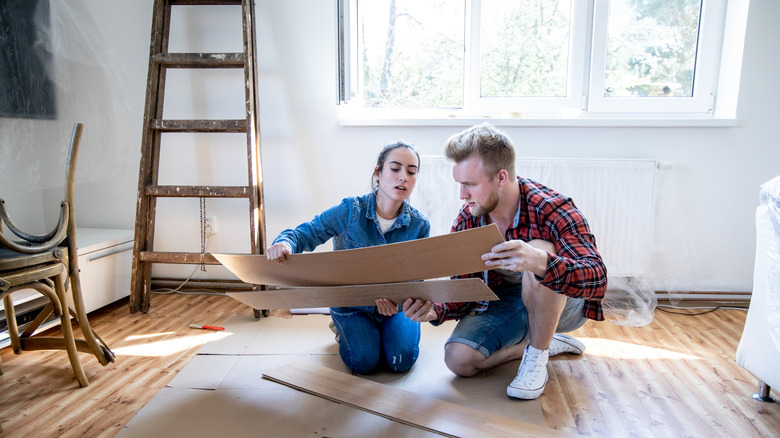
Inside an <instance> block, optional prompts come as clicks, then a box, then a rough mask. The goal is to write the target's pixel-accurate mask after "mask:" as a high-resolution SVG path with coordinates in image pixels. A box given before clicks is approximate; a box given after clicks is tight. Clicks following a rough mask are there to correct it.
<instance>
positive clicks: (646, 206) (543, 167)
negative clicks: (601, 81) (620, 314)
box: [411, 156, 657, 277]
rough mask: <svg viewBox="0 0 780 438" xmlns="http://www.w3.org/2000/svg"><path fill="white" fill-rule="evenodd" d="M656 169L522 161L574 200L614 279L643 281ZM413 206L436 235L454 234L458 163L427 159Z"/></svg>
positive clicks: (636, 163) (521, 171)
mask: <svg viewBox="0 0 780 438" xmlns="http://www.w3.org/2000/svg"><path fill="white" fill-rule="evenodd" d="M656 168H657V163H656V161H654V160H621V159H558V158H545V159H519V160H517V163H516V170H517V174H518V175H519V176H522V177H525V178H530V179H533V180H535V181H537V182H539V183H542V184H544V185H546V186H548V187H550V188H552V189H554V190H556V191H558V192H560V193H562V194H564V195H566V196H569V197H571V198H572V199H573V200H574V203H575V205H577V207H578V208H579V209H580V211H582V213H583V214H584V215H585V218H586V219H587V220H588V223H589V224H590V228H591V231H592V232H593V234H594V235H595V236H596V244H597V246H598V248H599V252H600V253H601V256H602V257H603V259H604V262H605V263H606V265H607V270H608V273H609V276H610V277H639V276H642V275H643V274H644V273H645V272H646V271H647V269H648V268H649V264H650V261H651V258H652V255H653V230H654V224H655V193H656V189H655V188H656V184H657V183H656ZM411 202H412V205H414V206H415V207H416V208H418V209H419V210H420V211H422V212H423V213H424V214H426V215H427V216H428V218H429V219H430V220H431V235H432V236H434V235H440V234H444V233H448V232H449V230H450V227H451V225H452V222H453V220H454V219H455V216H456V215H457V212H458V210H459V208H460V206H461V205H462V202H461V201H460V200H459V195H458V185H457V184H456V183H455V182H454V180H453V179H452V164H451V163H450V162H449V161H448V160H446V159H445V158H444V157H441V156H425V157H422V160H421V166H420V173H419V176H418V181H417V188H416V189H415V191H414V193H413V194H412V199H411Z"/></svg>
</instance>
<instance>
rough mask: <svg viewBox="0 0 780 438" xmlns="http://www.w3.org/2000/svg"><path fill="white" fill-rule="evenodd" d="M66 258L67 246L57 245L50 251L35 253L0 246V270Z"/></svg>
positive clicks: (21, 267) (10, 269)
mask: <svg viewBox="0 0 780 438" xmlns="http://www.w3.org/2000/svg"><path fill="white" fill-rule="evenodd" d="M67 258H68V247H67V246H58V247H56V248H54V249H52V250H51V251H46V252H42V253H36V254H23V253H21V252H16V251H14V250H12V249H10V248H5V247H2V246H0V271H12V270H16V269H23V268H26V267H28V266H32V265H40V264H43V263H52V262H56V261H64V260H67Z"/></svg>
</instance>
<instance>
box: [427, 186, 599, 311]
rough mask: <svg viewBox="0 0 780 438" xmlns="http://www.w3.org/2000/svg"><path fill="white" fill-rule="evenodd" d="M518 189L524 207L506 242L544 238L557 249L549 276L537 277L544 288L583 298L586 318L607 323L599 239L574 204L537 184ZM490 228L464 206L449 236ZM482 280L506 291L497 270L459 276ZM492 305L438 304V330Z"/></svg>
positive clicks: (549, 258)
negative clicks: (603, 302)
mask: <svg viewBox="0 0 780 438" xmlns="http://www.w3.org/2000/svg"><path fill="white" fill-rule="evenodd" d="M517 181H518V184H519V185H520V203H519V205H518V214H517V215H516V216H515V220H514V223H513V225H512V228H511V229H508V230H507V231H506V234H505V236H504V238H505V239H507V240H523V241H526V242H528V241H530V240H534V239H542V240H546V241H548V242H552V243H553V244H554V245H555V254H548V255H547V274H546V275H545V276H544V278H540V277H538V276H536V279H537V280H539V281H540V283H541V284H542V285H543V286H546V287H548V288H550V289H552V290H554V291H556V292H558V293H560V294H564V295H567V296H570V297H574V298H583V299H585V306H584V315H585V317H587V318H590V319H593V320H596V321H603V320H604V312H603V309H602V306H601V303H602V301H603V300H604V294H605V293H606V290H607V268H606V266H605V265H604V262H603V261H602V260H601V255H599V252H598V250H597V249H596V239H595V238H594V236H593V235H592V234H591V233H590V228H589V227H588V222H587V220H585V217H584V216H583V215H582V213H580V211H579V210H578V209H577V207H576V206H575V205H574V202H573V201H572V200H571V199H570V198H568V197H565V196H563V195H561V194H560V193H558V192H556V191H554V190H552V189H550V188H548V187H545V186H544V185H542V184H539V183H538V182H536V181H533V180H530V179H526V178H520V177H518V178H517ZM484 225H487V221H486V218H485V217H484V216H483V217H475V216H472V215H471V212H470V211H469V208H468V207H467V206H466V205H464V206H463V207H462V208H461V210H460V213H458V217H457V218H456V219H455V222H454V223H453V225H452V230H451V232H456V231H463V230H468V229H472V228H477V227H481V226H484ZM470 277H477V278H482V279H483V280H484V281H485V282H486V283H487V285H488V287H490V288H491V289H493V290H498V289H501V288H502V287H504V278H503V276H501V274H499V273H498V272H496V271H495V270H489V271H484V272H475V273H472V274H465V275H460V276H458V277H457V278H470ZM488 305H489V302H488V301H478V302H469V303H437V304H435V305H434V308H435V310H436V313H437V315H438V320H435V321H433V323H434V324H435V325H438V324H441V323H442V322H444V321H447V320H450V319H460V318H461V317H463V316H465V315H467V314H470V313H480V312H483V311H485V310H486V309H487V307H488Z"/></svg>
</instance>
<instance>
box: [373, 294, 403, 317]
mask: <svg viewBox="0 0 780 438" xmlns="http://www.w3.org/2000/svg"><path fill="white" fill-rule="evenodd" d="M376 309H377V310H378V311H379V313H380V314H382V315H384V316H393V315H395V314H396V313H398V305H397V304H395V303H394V302H392V301H390V300H388V299H387V298H377V299H376Z"/></svg>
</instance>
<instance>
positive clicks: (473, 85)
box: [339, 0, 726, 118]
mask: <svg viewBox="0 0 780 438" xmlns="http://www.w3.org/2000/svg"><path fill="white" fill-rule="evenodd" d="M340 6H341V10H340V20H339V21H340V31H341V39H340V42H341V45H340V46H341V47H340V49H341V50H340V55H341V57H342V58H341V60H340V66H341V71H340V80H341V81H340V87H341V89H340V99H341V103H342V104H344V106H345V108H351V109H355V110H357V111H359V112H361V113H364V114H365V113H370V112H379V113H382V114H385V115H387V114H393V112H396V113H400V112H401V111H403V114H407V115H408V114H416V115H418V116H429V117H442V116H445V115H446V116H449V117H480V116H488V117H520V116H523V117H525V116H539V117H592V118H598V117H637V115H638V114H641V115H643V116H646V117H688V118H691V117H693V118H696V117H699V118H708V117H712V114H713V105H714V102H715V92H716V90H717V77H718V72H719V69H720V53H721V41H722V39H723V27H724V13H725V6H726V5H725V0H523V1H518V0H341V2H340Z"/></svg>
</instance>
